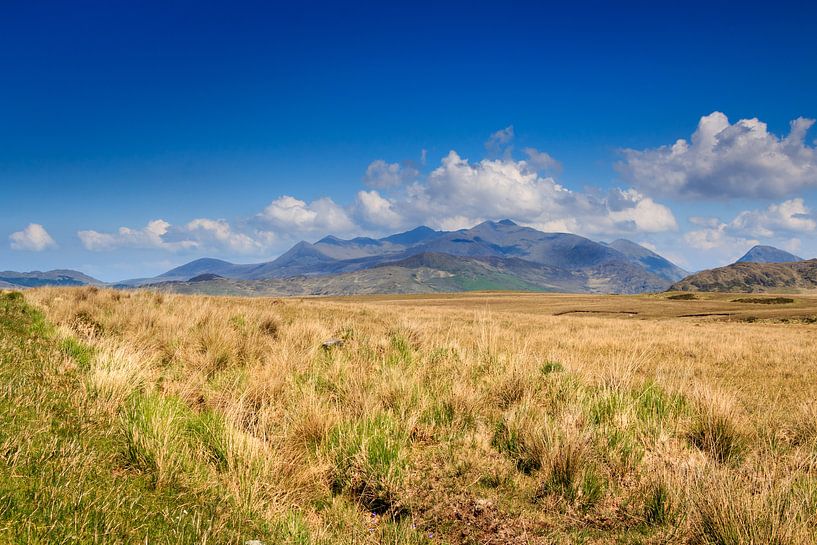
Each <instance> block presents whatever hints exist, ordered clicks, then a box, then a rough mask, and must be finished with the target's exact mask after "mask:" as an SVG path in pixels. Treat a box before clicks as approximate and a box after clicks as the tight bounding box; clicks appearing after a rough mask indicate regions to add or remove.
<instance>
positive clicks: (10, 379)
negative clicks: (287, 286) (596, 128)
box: [0, 288, 817, 545]
mask: <svg viewBox="0 0 817 545" xmlns="http://www.w3.org/2000/svg"><path fill="white" fill-rule="evenodd" d="M571 297H572V298H571ZM702 297H704V300H669V299H667V297H666V296H645V297H592V296H561V295H513V294H503V295H496V294H494V295H486V296H474V295H466V296H460V297H448V296H442V297H440V296H436V297H415V298H392V297H369V298H347V299H337V300H322V299H306V300H295V299H285V300H272V299H238V298H208V297H195V296H170V295H162V294H153V293H147V292H132V293H128V292H115V291H108V290H96V289H87V288H86V289H41V290H32V291H29V292H26V294H25V300H26V301H27V302H28V304H29V305H30V306H31V307H33V308H36V309H38V310H37V311H32V310H30V309H28V308H27V307H26V306H25V305H24V302H23V301H22V299H21V298H20V297H19V296H10V295H6V296H3V305H4V306H3V312H4V314H3V330H2V333H0V335H2V337H0V338H2V343H3V348H4V351H3V354H4V356H3V357H4V367H3V375H2V380H3V381H4V382H3V390H2V391H3V396H4V397H3V398H2V403H3V405H2V407H3V409H2V411H3V414H2V418H3V419H4V421H5V422H14V424H8V425H7V426H6V427H5V428H4V430H3V431H2V432H0V433H2V435H0V439H2V447H3V450H2V452H0V454H2V457H0V468H2V471H3V473H2V479H3V480H2V482H3V485H2V489H1V490H2V497H0V538H2V537H6V538H7V539H8V540H11V541H15V540H17V541H22V540H23V539H22V538H21V536H22V537H25V538H26V539H28V541H30V542H43V543H46V542H48V543H51V542H65V543H72V542H76V543H84V542H94V541H96V542H99V543H112V542H122V543H125V542H134V541H138V540H141V541H144V539H145V536H149V537H150V542H156V541H159V542H167V543H202V542H206V543H217V542H218V543H220V542H224V543H230V542H235V543H243V542H244V541H247V540H253V539H259V540H262V541H263V542H265V543H287V542H288V543H367V542H369V543H382V542H386V543H426V542H430V543H461V542H463V543H519V542H530V543H668V542H669V543H713V544H733V543H734V544H738V543H779V544H781V545H782V544H788V543H795V544H796V543H801V544H808V543H815V542H817V541H815V537H814V536H815V534H817V518H816V517H815V511H817V420H815V418H816V417H817V410H816V409H815V404H814V394H815V393H817V392H816V391H817V386H815V380H814V377H815V376H817V356H815V354H817V325H814V324H813V323H810V321H809V317H810V316H812V315H814V314H810V313H811V312H813V309H814V301H813V300H811V299H808V298H797V301H795V302H794V303H791V305H793V308H794V310H780V309H774V308H772V309H770V308H768V307H772V306H774V305H763V304H760V305H757V307H756V308H755V307H749V308H750V310H746V309H747V307H746V304H741V303H737V302H732V301H731V299H723V298H720V299H719V298H717V297H715V298H710V299H707V298H706V297H705V296H702ZM576 310H583V311H588V310H592V311H593V312H582V313H576V312H575V311H576ZM689 314H716V315H717V314H729V315H728V316H702V317H694V316H692V317H690V316H687V317H683V318H682V317H679V316H681V315H689ZM747 318H754V319H752V320H748V321H747ZM781 320H786V322H787V323H784V322H782V321H781ZM328 339H340V340H342V341H343V343H342V344H339V345H336V346H334V347H330V348H324V347H322V343H323V342H324V341H326V340H328ZM32 346H34V347H37V348H36V349H34V348H30V347H32ZM25 377H27V378H25ZM18 423H20V424H18ZM26 423H27V424H26ZM41 469H44V471H45V472H44V473H43V472H42V471H40V470H41ZM49 472H51V473H49ZM38 474H45V475H51V474H58V475H59V477H58V478H57V477H50V478H49V479H42V478H40V477H38V476H37V475H38ZM92 475H93V476H92ZM20 490H27V491H28V492H24V493H20ZM90 498H98V499H93V500H91V499H90ZM83 501H84V502H86V503H83ZM49 502H50V503H49ZM45 505H51V506H52V507H51V508H45V507H44V506H45ZM70 513H73V515H71V514H70ZM55 528H56V529H57V530H56V531H57V532H59V533H58V534H52V532H54V531H55V530H54V529H55ZM3 532H5V534H4V533H3ZM52 535H58V536H63V538H62V540H61V541H60V540H59V539H57V540H52V539H50V538H49V537H48V536H52ZM104 535H110V536H113V537H112V538H107V539H106V538H104V537H101V536H104ZM71 536H78V537H75V538H73V537H71ZM160 536H163V537H160ZM164 536H167V537H164ZM72 539H73V541H72ZM38 540H39V541H38Z"/></svg>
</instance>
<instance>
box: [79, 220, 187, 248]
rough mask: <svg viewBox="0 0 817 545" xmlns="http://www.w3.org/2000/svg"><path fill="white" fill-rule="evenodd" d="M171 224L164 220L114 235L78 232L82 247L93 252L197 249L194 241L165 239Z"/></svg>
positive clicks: (114, 233)
mask: <svg viewBox="0 0 817 545" xmlns="http://www.w3.org/2000/svg"><path fill="white" fill-rule="evenodd" d="M171 227H172V226H171V225H170V223H168V222H166V221H165V220H162V219H157V220H153V221H150V222H148V224H147V225H146V226H145V227H142V228H141V229H133V228H130V227H120V228H119V229H118V230H117V231H115V232H113V233H105V232H100V231H94V230H86V231H79V232H77V236H78V237H79V239H80V241H81V242H82V245H83V246H85V249H87V250H91V251H96V252H99V251H108V250H116V249H118V248H123V247H128V248H161V249H164V250H172V251H175V250H183V249H190V248H195V247H197V246H198V243H197V242H196V241H194V240H176V241H169V240H166V239H165V236H166V235H168V234H169V233H170V231H171Z"/></svg>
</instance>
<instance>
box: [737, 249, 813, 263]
mask: <svg viewBox="0 0 817 545" xmlns="http://www.w3.org/2000/svg"><path fill="white" fill-rule="evenodd" d="M794 261H803V258H802V257H797V256H796V255H794V254H790V253H789V252H787V251H785V250H781V249H779V248H775V247H774V246H755V247H753V248H752V249H751V250H749V251H748V252H746V253H745V254H744V255H743V257H741V258H740V259H738V260H737V261H736V262H735V263H792V262H794Z"/></svg>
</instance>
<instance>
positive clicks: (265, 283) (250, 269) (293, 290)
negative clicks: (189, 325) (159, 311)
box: [121, 220, 687, 294]
mask: <svg viewBox="0 0 817 545" xmlns="http://www.w3.org/2000/svg"><path fill="white" fill-rule="evenodd" d="M686 274H687V273H686V271H684V270H683V269H681V268H680V267H678V266H677V265H675V264H673V263H672V262H670V261H668V260H667V259H665V258H663V257H661V256H660V255H658V254H656V253H655V252H652V251H651V250H649V249H647V248H644V247H643V246H640V245H638V244H636V243H634V242H631V241H628V240H623V239H620V240H616V241H613V242H611V243H609V244H607V243H603V242H595V241H593V240H590V239H588V238H585V237H581V236H578V235H572V234H567V233H544V232H541V231H537V230H536V229H532V228H530V227H522V226H520V225H517V224H516V223H514V222H512V221H510V220H502V221H496V222H494V221H486V222H483V223H481V224H479V225H477V226H475V227H472V228H470V229H460V230H457V231H435V230H433V229H431V228H429V227H425V226H422V227H417V228H416V229H412V230H411V231H407V232H404V233H398V234H395V235H391V236H387V237H383V238H378V239H374V238H368V237H357V238H353V239H348V240H347V239H341V238H338V237H335V236H327V237H324V238H322V239H320V240H318V241H317V242H315V243H309V242H299V243H298V244H296V245H295V246H293V247H292V248H291V249H290V250H289V251H287V252H285V253H284V254H282V255H281V256H280V257H278V258H277V259H275V260H273V261H269V262H265V263H255V264H234V263H230V262H227V261H222V260H218V259H209V258H208V259H197V260H195V261H192V262H190V263H187V264H185V265H182V266H180V267H176V268H175V269H172V270H170V271H167V272H166V273H164V274H161V275H159V276H157V277H153V278H147V279H135V280H129V281H125V282H122V283H121V284H122V285H123V286H129V287H136V286H156V287H158V288H161V289H167V290H172V291H185V292H205V291H206V292H209V293H257V294H262V293H263V294H273V293H279V294H327V293H382V292H387V293H395V292H397V293H413V292H428V291H432V292H434V291H466V290H473V289H508V290H538V291H570V292H587V293H641V292H646V291H660V290H663V289H666V288H667V287H669V285H670V284H672V282H675V281H677V280H680V279H681V278H683V277H684V276H686Z"/></svg>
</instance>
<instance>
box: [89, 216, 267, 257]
mask: <svg viewBox="0 0 817 545" xmlns="http://www.w3.org/2000/svg"><path fill="white" fill-rule="evenodd" d="M254 235H255V236H254V237H253V236H250V235H248V234H245V233H240V232H236V231H234V230H233V228H232V227H231V226H230V224H229V223H228V222H226V221H224V220H213V219H208V218H197V219H194V220H192V221H190V222H189V223H187V224H186V225H181V226H174V225H171V224H170V223H168V222H166V221H165V220H162V219H157V220H153V221H151V222H149V223H148V224H147V225H146V226H145V227H143V228H141V229H133V228H130V227H120V228H119V229H117V230H116V231H114V232H110V233H106V232H100V231H94V230H86V231H79V232H78V233H77V236H78V237H79V239H80V241H81V242H82V245H83V246H84V247H85V248H86V249H87V250H91V251H97V252H99V251H111V250H118V249H120V248H138V249H158V250H166V251H170V252H177V251H186V250H218V251H227V252H229V253H231V254H257V253H259V252H261V251H263V250H264V249H265V248H266V247H268V246H269V244H270V243H271V242H272V241H273V240H274V236H273V235H272V233H266V232H263V231H255V233H254Z"/></svg>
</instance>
